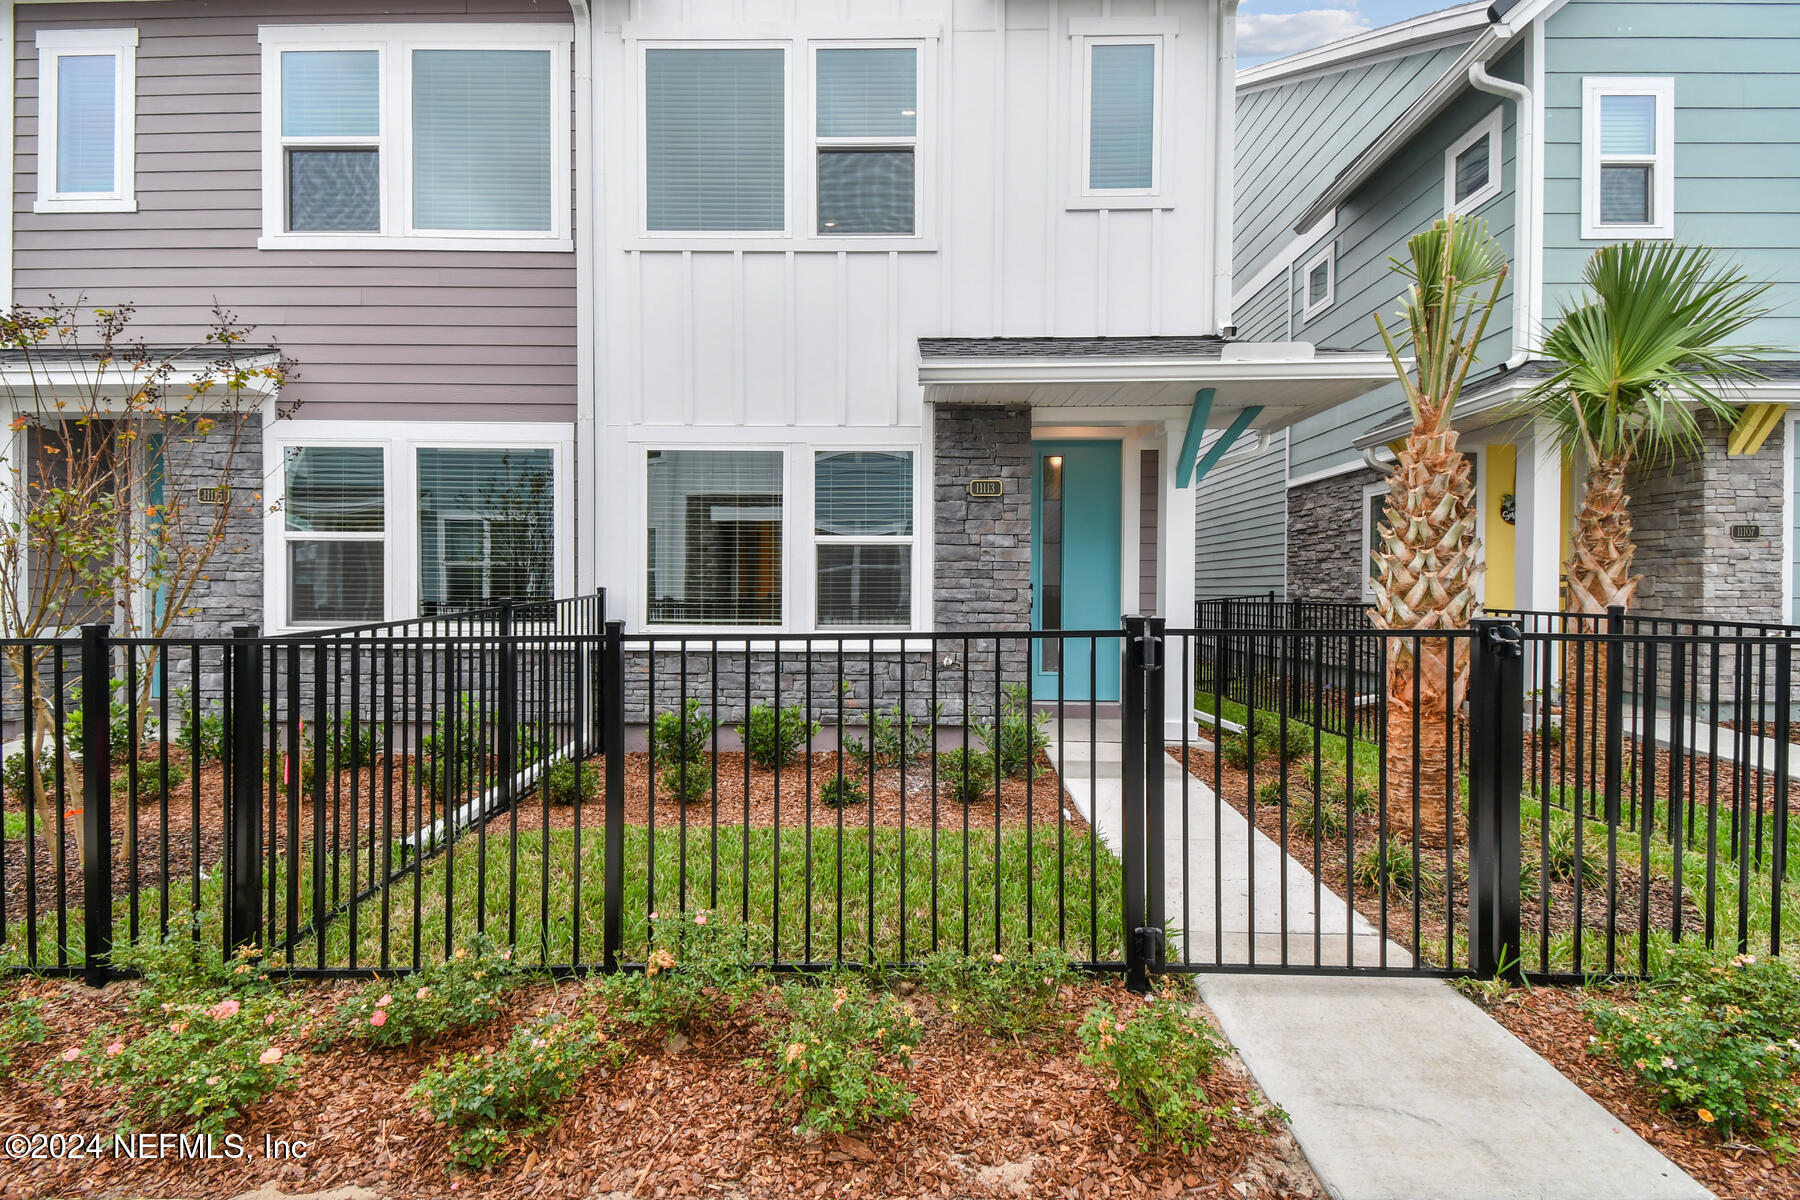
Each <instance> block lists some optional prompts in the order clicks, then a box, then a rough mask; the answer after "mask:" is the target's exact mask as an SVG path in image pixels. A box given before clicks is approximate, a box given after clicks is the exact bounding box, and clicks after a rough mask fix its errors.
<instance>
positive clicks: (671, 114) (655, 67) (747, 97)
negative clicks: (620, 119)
mask: <svg viewBox="0 0 1800 1200" xmlns="http://www.w3.org/2000/svg"><path fill="white" fill-rule="evenodd" d="M786 138H787V51H786V50H785V49H783V48H781V47H779V46H775V47H761V46H759V47H744V48H737V47H734V48H731V49H715V48H690V47H678V48H669V49H661V48H657V49H650V50H646V51H645V52H644V176H645V181H646V189H647V190H646V204H645V225H646V228H648V229H649V230H650V231H651V232H654V233H673V232H681V233H719V232H733V233H781V232H784V231H785V230H786V229H787V155H786V148H785V142H786Z"/></svg>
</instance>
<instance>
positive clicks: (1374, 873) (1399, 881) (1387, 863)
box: [1350, 839, 1443, 893]
mask: <svg viewBox="0 0 1800 1200" xmlns="http://www.w3.org/2000/svg"><path fill="white" fill-rule="evenodd" d="M1350 875H1351V878H1352V879H1354V880H1356V882H1357V883H1358V884H1360V885H1362V886H1363V887H1366V888H1368V889H1369V890H1371V891H1375V890H1378V889H1379V888H1380V887H1381V882H1382V879H1383V877H1385V878H1386V879H1387V886H1388V887H1389V888H1390V889H1392V890H1396V891H1402V892H1407V893H1411V892H1412V891H1413V887H1414V884H1415V883H1416V884H1418V885H1419V886H1421V887H1424V888H1430V887H1434V886H1436V885H1437V884H1438V883H1439V882H1441V881H1442V878H1443V877H1442V876H1441V875H1440V874H1438V872H1437V871H1436V870H1434V869H1433V868H1432V864H1431V860H1430V858H1429V857H1427V856H1426V855H1425V853H1424V851H1421V852H1420V857H1419V874H1418V878H1417V879H1416V880H1415V879H1414V878H1413V848H1412V844H1411V843H1410V842H1402V841H1398V840H1392V839H1390V840H1389V841H1388V843H1387V849H1386V853H1385V854H1384V853H1383V852H1382V848H1381V847H1380V846H1366V847H1364V848H1363V849H1362V850H1360V851H1359V852H1358V853H1357V855H1356V863H1355V865H1354V867H1353V868H1352V870H1351V872H1350Z"/></svg>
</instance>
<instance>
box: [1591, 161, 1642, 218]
mask: <svg viewBox="0 0 1800 1200" xmlns="http://www.w3.org/2000/svg"><path fill="white" fill-rule="evenodd" d="M1650 171H1651V168H1650V167H1648V166H1637V165H1634V164H1630V163H1606V164H1602V166H1601V167H1600V223H1601V224H1602V225H1648V224H1650V218H1651V208H1650Z"/></svg>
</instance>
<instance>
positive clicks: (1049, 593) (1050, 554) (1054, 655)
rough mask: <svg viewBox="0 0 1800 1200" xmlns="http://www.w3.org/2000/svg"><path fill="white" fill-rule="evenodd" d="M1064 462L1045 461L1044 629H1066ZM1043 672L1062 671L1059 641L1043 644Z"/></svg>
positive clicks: (1052, 457)
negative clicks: (1063, 627) (1063, 614)
mask: <svg viewBox="0 0 1800 1200" xmlns="http://www.w3.org/2000/svg"><path fill="white" fill-rule="evenodd" d="M1062 497H1063V460H1062V455H1060V454H1051V455H1047V456H1045V458H1044V499H1043V512H1042V514H1041V519H1042V521H1043V524H1044V531H1043V539H1042V540H1043V555H1044V561H1043V566H1042V567H1041V568H1040V572H1041V573H1040V575H1039V581H1040V584H1039V585H1040V586H1041V587H1042V588H1043V590H1044V614H1043V617H1044V619H1043V622H1042V624H1043V627H1044V628H1045V629H1061V628H1062V601H1063V584H1062V580H1063V511H1062V507H1063V505H1062ZM1043 664H1044V667H1043V669H1044V670H1046V671H1059V670H1061V669H1062V643H1061V641H1059V640H1058V639H1056V638H1045V639H1044V641H1043Z"/></svg>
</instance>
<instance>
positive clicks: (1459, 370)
mask: <svg viewBox="0 0 1800 1200" xmlns="http://www.w3.org/2000/svg"><path fill="white" fill-rule="evenodd" d="M1388 265H1389V266H1390V267H1391V268H1392V269H1393V271H1394V272H1395V273H1396V274H1398V275H1399V276H1401V278H1403V279H1406V280H1408V281H1409V284H1408V287H1407V289H1406V291H1405V293H1404V294H1403V295H1402V296H1401V297H1400V311H1399V312H1398V313H1397V314H1396V318H1397V322H1398V325H1397V328H1398V329H1399V330H1400V331H1401V333H1400V336H1399V337H1396V336H1395V334H1394V333H1393V332H1392V331H1390V329H1389V327H1388V325H1387V324H1386V323H1385V322H1383V321H1382V319H1381V317H1380V315H1379V314H1377V315H1376V317H1375V324H1376V328H1377V329H1379V330H1380V332H1381V338H1382V343H1383V345H1384V346H1385V347H1386V349H1387V351H1388V357H1389V360H1390V361H1391V362H1392V363H1393V365H1394V371H1395V374H1397V375H1398V376H1399V378H1400V382H1401V385H1402V386H1403V387H1404V388H1405V389H1406V402H1407V407H1408V408H1409V409H1410V410H1411V411H1412V418H1413V425H1414V427H1415V428H1421V427H1423V426H1425V425H1426V424H1429V425H1430V426H1431V427H1432V428H1434V429H1443V428H1447V427H1448V426H1449V422H1450V415H1451V411H1452V410H1453V409H1454V408H1455V405H1456V400H1457V397H1458V396H1459V395H1460V394H1461V391H1462V384H1463V381H1464V380H1465V379H1466V378H1467V377H1468V372H1469V367H1470V365H1471V364H1472V363H1473V362H1474V361H1475V356H1476V352H1477V350H1478V349H1479V347H1480V345H1481V339H1482V337H1483V335H1484V334H1485V333H1486V332H1487V325H1488V320H1489V318H1490V317H1491V316H1492V315H1493V312H1494V307H1495V305H1496V303H1497V302H1498V301H1499V298H1500V288H1501V286H1502V284H1504V282H1505V280H1506V271H1507V266H1506V254H1505V252H1504V251H1503V250H1502V249H1501V247H1500V243H1499V242H1498V241H1497V240H1496V239H1495V238H1494V236H1493V235H1492V234H1491V233H1490V232H1489V231H1488V227H1487V222H1486V221H1483V220H1481V219H1480V218H1479V217H1471V216H1466V215H1461V214H1457V215H1452V216H1449V217H1446V218H1444V219H1443V220H1440V221H1438V222H1436V223H1434V224H1433V225H1432V227H1431V228H1430V229H1427V230H1425V231H1424V232H1422V233H1418V234H1415V235H1413V237H1411V238H1409V239H1408V240H1407V243H1406V257H1405V258H1403V259H1402V258H1390V259H1389V260H1388ZM1484 292H1485V295H1484V294H1483V293H1484ZM1403 350H1410V351H1411V354H1412V358H1413V367H1412V370H1411V371H1408V370H1407V369H1406V366H1405V364H1404V362H1403V360H1402V359H1403Z"/></svg>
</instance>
